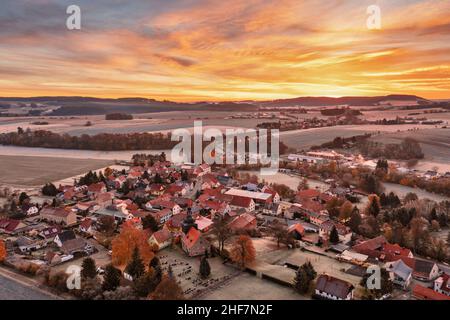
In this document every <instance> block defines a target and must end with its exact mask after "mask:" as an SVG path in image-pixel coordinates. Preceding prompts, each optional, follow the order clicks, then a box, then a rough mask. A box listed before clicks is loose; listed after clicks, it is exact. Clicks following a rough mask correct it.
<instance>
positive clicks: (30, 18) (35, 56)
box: [0, 0, 450, 101]
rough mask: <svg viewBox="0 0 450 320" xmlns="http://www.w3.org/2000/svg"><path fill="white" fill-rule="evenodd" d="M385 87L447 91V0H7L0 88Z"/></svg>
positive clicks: (142, 92)
mask: <svg viewBox="0 0 450 320" xmlns="http://www.w3.org/2000/svg"><path fill="white" fill-rule="evenodd" d="M71 4H76V5H79V6H80V7H81V10H82V29H81V30H73V31H70V30H68V29H67V28H66V19H67V17H68V15H67V14H66V8H67V6H68V5H71ZM371 4H377V5H379V6H380V7H381V14H382V29H381V30H368V29H367V26H366V20H367V17H368V15H367V13H366V10H367V7H368V6H369V5H371ZM389 93H402V94H416V95H419V96H423V97H425V98H436V99H440V98H450V1H449V0H440V1H438V0H423V1H418V0H417V1H416V0H395V1H394V0H378V1H377V0H324V1H319V0H310V1H302V0H273V1H264V0H245V1H244V0H240V1H235V0H226V1H223V0H218V1H208V0H195V1H194V0H184V1H183V0H180V1H175V0H153V1H149V0H133V1H126V0H123V1H121V0H98V1H97V0H96V1H94V0H69V1H66V0H59V1H58V0H29V1H26V0H1V6H0V96H40V95H83V96H97V97H132V96H133V97H134V96H140V97H147V98H155V99H168V100H176V101H198V100H233V99H234V100H244V99H277V98H291V97H297V96H307V95H308V96H344V95H371V96H373V95H384V94H389Z"/></svg>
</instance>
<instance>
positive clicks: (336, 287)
mask: <svg viewBox="0 0 450 320" xmlns="http://www.w3.org/2000/svg"><path fill="white" fill-rule="evenodd" d="M354 290H355V287H354V286H353V285H352V284H351V283H349V282H347V281H344V280H341V279H338V278H335V277H332V276H329V275H327V274H321V275H320V276H319V277H318V278H317V281H316V288H315V291H314V293H315V295H316V296H317V297H321V298H324V299H329V300H352V299H353V291H354Z"/></svg>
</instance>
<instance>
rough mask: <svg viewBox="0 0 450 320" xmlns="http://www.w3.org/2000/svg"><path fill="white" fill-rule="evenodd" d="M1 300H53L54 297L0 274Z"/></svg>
mask: <svg viewBox="0 0 450 320" xmlns="http://www.w3.org/2000/svg"><path fill="white" fill-rule="evenodd" d="M1 300H55V297H53V296H52V295H50V294H47V293H45V292H43V291H41V290H39V289H37V288H35V287H32V286H29V285H26V284H24V283H22V282H17V281H14V280H12V279H10V278H8V277H5V276H3V275H1V274H0V301H1Z"/></svg>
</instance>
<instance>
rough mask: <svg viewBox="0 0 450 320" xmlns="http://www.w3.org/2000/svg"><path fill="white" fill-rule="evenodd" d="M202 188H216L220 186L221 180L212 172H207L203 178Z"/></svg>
mask: <svg viewBox="0 0 450 320" xmlns="http://www.w3.org/2000/svg"><path fill="white" fill-rule="evenodd" d="M200 186H201V189H202V190H205V189H214V188H217V187H219V186H220V182H219V180H217V178H216V177H215V176H213V175H212V174H210V173H207V174H205V175H203V176H202V178H201V185H200Z"/></svg>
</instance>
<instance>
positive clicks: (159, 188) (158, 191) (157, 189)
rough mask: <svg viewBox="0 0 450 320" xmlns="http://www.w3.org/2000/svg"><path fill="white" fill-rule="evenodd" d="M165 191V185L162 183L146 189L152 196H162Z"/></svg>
mask: <svg viewBox="0 0 450 320" xmlns="http://www.w3.org/2000/svg"><path fill="white" fill-rule="evenodd" d="M164 190H165V188H164V185H162V184H160V183H153V184H151V185H149V186H148V187H147V188H146V189H145V191H147V192H148V193H149V194H150V195H152V196H160V195H162V194H163V193H164Z"/></svg>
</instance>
